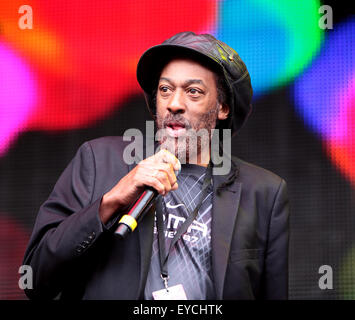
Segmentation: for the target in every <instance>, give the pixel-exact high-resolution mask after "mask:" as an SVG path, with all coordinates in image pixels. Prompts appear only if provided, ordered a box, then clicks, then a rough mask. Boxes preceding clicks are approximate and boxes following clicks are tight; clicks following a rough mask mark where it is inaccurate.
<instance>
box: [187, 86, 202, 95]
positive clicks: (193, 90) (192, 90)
mask: <svg viewBox="0 0 355 320" xmlns="http://www.w3.org/2000/svg"><path fill="white" fill-rule="evenodd" d="M187 93H188V94H189V95H190V96H192V97H199V96H200V95H202V94H203V92H202V91H201V90H200V89H196V88H189V89H188V90H187Z"/></svg>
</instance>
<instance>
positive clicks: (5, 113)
mask: <svg viewBox="0 0 355 320" xmlns="http://www.w3.org/2000/svg"><path fill="white" fill-rule="evenodd" d="M35 101H36V84H35V80H34V78H33V75H32V73H31V70H30V68H29V67H28V66H27V65H26V63H25V61H23V59H22V58H21V57H20V56H18V55H16V54H15V53H14V52H13V51H12V50H11V48H10V47H9V46H7V45H5V44H4V43H1V42H0V156H3V155H4V154H5V153H6V151H7V150H8V148H9V146H10V143H11V142H12V141H13V140H14V138H16V136H17V135H18V134H19V133H20V132H21V131H22V130H24V129H25V127H26V122H27V119H28V117H29V115H30V113H31V111H32V110H33V108H34V106H35Z"/></svg>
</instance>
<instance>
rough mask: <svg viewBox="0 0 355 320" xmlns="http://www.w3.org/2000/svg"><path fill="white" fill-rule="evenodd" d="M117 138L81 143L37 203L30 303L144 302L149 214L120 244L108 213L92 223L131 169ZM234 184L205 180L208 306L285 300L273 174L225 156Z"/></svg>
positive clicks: (284, 219)
mask: <svg viewBox="0 0 355 320" xmlns="http://www.w3.org/2000/svg"><path fill="white" fill-rule="evenodd" d="M126 145H127V142H124V141H123V140H122V138H121V137H104V138H99V139H95V140H92V141H89V142H86V143H84V144H83V145H82V146H81V147H80V149H79V150H78V152H77V154H76V156H75V157H74V159H73V160H72V161H71V163H70V164H69V165H68V167H67V168H66V169H65V170H64V172H63V173H62V175H61V176H60V178H59V180H58V181H57V183H56V185H55V187H54V189H53V191H52V193H51V194H50V196H49V198H48V200H47V201H45V202H44V204H43V205H42V206H41V208H40V211H39V213H38V216H37V219H36V222H35V226H34V230H33V233H32V236H31V239H30V242H29V245H28V247H27V250H26V253H25V257H24V264H26V265H30V266H32V268H33V289H26V294H27V296H28V297H29V298H43V299H51V298H55V297H59V298H61V299H143V298H144V287H145V282H146V279H147V274H148V270H149V266H150V259H151V251H152V241H153V222H154V207H153V208H152V209H151V210H150V212H148V214H146V215H145V217H144V218H143V219H142V221H141V222H140V223H139V225H138V227H137V230H136V231H135V232H133V233H132V234H130V235H129V236H128V237H127V238H125V239H124V240H121V239H119V238H118V237H117V236H116V235H115V234H114V231H115V228H116V226H117V219H118V218H119V216H120V215H117V217H115V218H114V219H112V221H110V222H109V223H108V224H107V225H103V224H102V223H101V221H100V219H99V213H98V212H99V206H100V201H101V198H102V196H103V194H105V193H106V192H107V191H109V190H110V189H111V188H112V187H113V186H114V185H115V184H116V183H117V182H118V181H119V180H120V179H121V178H122V177H123V176H124V175H126V174H127V172H129V170H131V169H132V168H133V166H134V165H131V166H129V165H127V164H125V162H124V161H123V148H124V147H125V146H126ZM233 161H234V165H235V166H236V168H238V172H239V173H238V176H237V178H236V179H235V181H234V182H233V183H232V184H231V185H229V186H227V187H225V188H223V189H221V190H220V192H219V193H218V192H217V190H216V187H217V186H219V185H220V184H221V183H222V182H224V181H227V180H228V178H229V177H230V175H231V174H232V172H230V173H229V174H227V175H225V176H214V177H213V186H214V195H213V211H212V217H213V218H212V227H211V236H212V238H211V244H212V270H213V278H214V284H215V292H216V299H260V298H262V299H286V298H287V297H288V216H289V214H288V198H287V190H286V183H285V181H284V180H282V179H281V178H280V177H278V176H276V175H275V174H273V173H271V172H269V171H267V170H265V169H262V168H259V167H257V166H254V165H251V164H248V163H246V162H244V161H242V160H240V159H237V158H234V157H233Z"/></svg>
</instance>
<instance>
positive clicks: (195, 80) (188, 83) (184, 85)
mask: <svg viewBox="0 0 355 320" xmlns="http://www.w3.org/2000/svg"><path fill="white" fill-rule="evenodd" d="M161 80H165V81H167V82H169V83H171V84H174V81H172V80H171V79H169V78H166V77H161V78H160V79H159V81H161ZM194 83H198V84H202V85H203V86H204V87H206V85H205V83H204V82H203V81H202V80H201V79H189V80H186V81H185V82H184V83H183V87H188V86H189V85H191V84H194Z"/></svg>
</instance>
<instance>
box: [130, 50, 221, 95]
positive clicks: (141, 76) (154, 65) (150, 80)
mask: <svg viewBox="0 0 355 320" xmlns="http://www.w3.org/2000/svg"><path fill="white" fill-rule="evenodd" d="M175 57H176V58H181V57H184V58H185V57H186V58H189V59H192V60H196V61H198V62H200V63H201V64H202V65H205V66H207V67H209V68H210V69H212V70H213V71H215V72H222V73H223V67H222V66H221V65H220V64H219V63H218V62H217V61H216V60H214V59H213V58H212V57H210V56H208V55H206V54H204V53H201V52H199V51H197V50H194V49H191V48H188V47H185V46H181V45H174V44H161V45H157V46H154V47H151V48H150V49H148V50H147V51H145V52H144V53H143V55H142V56H141V58H140V59H139V62H138V65H137V80H138V83H139V85H140V86H141V88H142V89H143V90H144V91H145V92H146V93H148V94H150V93H151V92H152V91H153V90H155V89H156V87H157V85H158V80H159V76H160V74H161V71H162V69H163V68H164V66H165V65H166V64H167V63H168V62H169V61H170V60H172V59H173V58H175Z"/></svg>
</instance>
